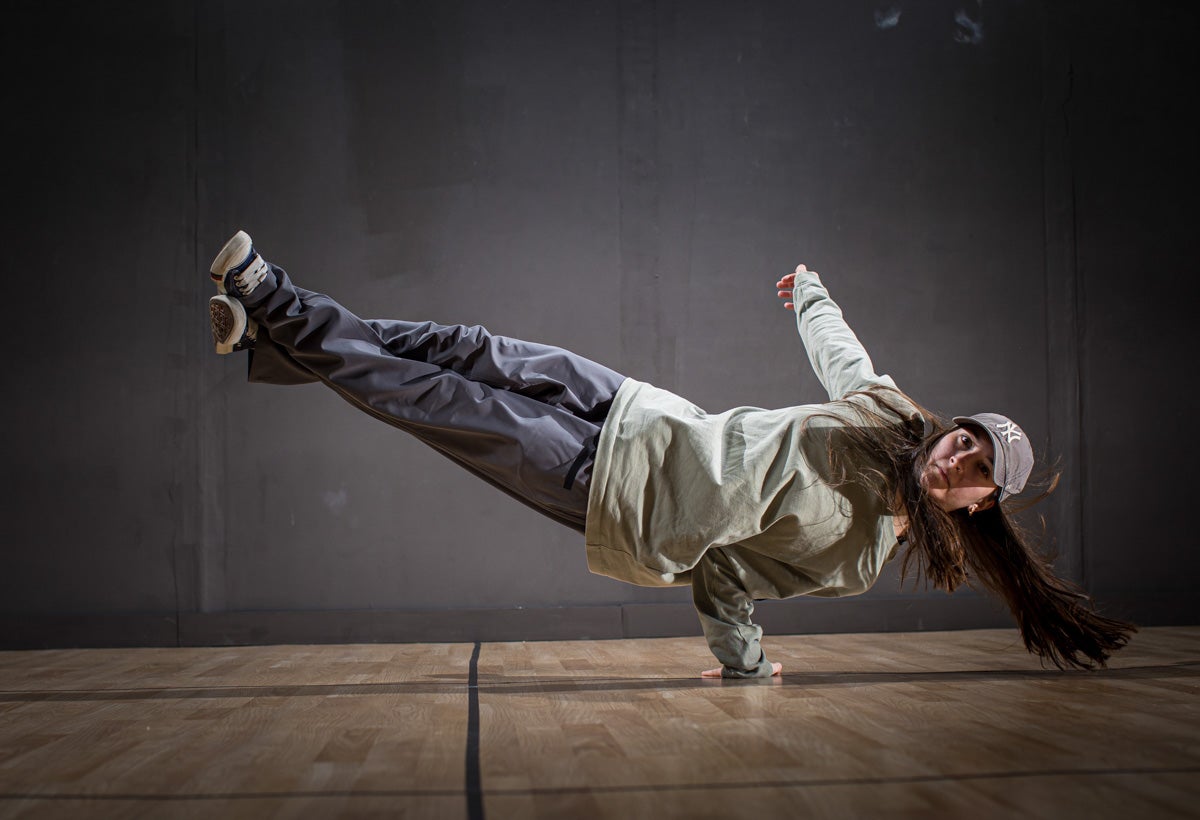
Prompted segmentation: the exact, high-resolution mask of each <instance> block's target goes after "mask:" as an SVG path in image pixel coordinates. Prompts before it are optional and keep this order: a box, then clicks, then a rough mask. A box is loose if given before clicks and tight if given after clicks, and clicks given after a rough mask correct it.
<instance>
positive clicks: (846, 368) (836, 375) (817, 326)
mask: <svg viewBox="0 0 1200 820" xmlns="http://www.w3.org/2000/svg"><path fill="white" fill-rule="evenodd" d="M792 301H793V302H794V303H795V305H796V325H797V327H798V329H799V331H800V339H801V341H802V342H803V343H804V349H805V350H806V351H808V359H809V361H810V362H812V366H813V370H815V371H816V373H817V378H818V379H820V380H821V384H822V386H824V388H825V391H826V392H827V393H829V398H830V399H831V400H833V401H837V400H838V399H840V398H842V397H844V396H845V395H846V394H847V393H851V392H853V391H855V390H866V389H867V388H869V387H874V386H877V385H883V386H885V387H891V388H893V389H895V387H896V383H895V382H894V381H892V378H891V376H878V375H876V374H875V369H874V365H872V364H871V357H870V356H868V355H867V351H866V350H865V349H864V348H863V346H862V342H860V341H859V340H858V337H857V336H855V335H854V331H852V330H851V329H850V327H849V326H848V325H847V324H846V320H845V319H843V318H842V310H841V308H839V307H838V306H837V304H836V303H835V302H834V301H833V299H831V298H830V297H829V291H827V290H826V289H825V286H824V285H822V284H821V280H820V279H819V278H817V274H816V273H814V272H813V271H801V272H799V273H797V274H796V284H795V287H794V288H793V289H792Z"/></svg>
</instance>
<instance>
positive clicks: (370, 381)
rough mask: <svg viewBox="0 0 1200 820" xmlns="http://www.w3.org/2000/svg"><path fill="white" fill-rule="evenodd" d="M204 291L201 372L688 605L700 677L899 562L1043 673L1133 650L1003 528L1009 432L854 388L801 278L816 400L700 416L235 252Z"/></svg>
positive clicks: (801, 320) (850, 345)
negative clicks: (980, 590)
mask: <svg viewBox="0 0 1200 820" xmlns="http://www.w3.org/2000/svg"><path fill="white" fill-rule="evenodd" d="M211 275H212V278H213V280H214V281H215V282H216V283H217V286H218V290H219V291H220V293H219V294H218V295H217V296H214V297H213V298H212V300H211V301H210V316H211V320H212V327H213V336H214V339H215V341H216V344H217V351H218V352H219V353H229V352H233V351H235V350H241V349H249V350H250V356H251V360H250V375H249V377H250V380H251V381H258V382H267V383H273V384H299V383H305V382H315V381H320V382H323V383H325V384H326V385H328V386H329V387H331V388H332V389H334V390H335V391H337V392H338V393H339V394H340V395H341V396H342V397H343V398H345V399H346V400H347V401H349V402H350V403H351V404H353V405H355V406H356V407H358V408H359V409H361V410H363V411H365V412H367V413H370V414H371V415H373V416H375V417H377V418H379V419H380V420H382V421H385V422H387V423H388V424H392V425H394V426H396V427H399V428H401V429H403V430H406V431H408V432H409V433H411V434H413V435H415V436H416V437H417V438H419V439H421V440H422V441H424V442H425V443H426V444H428V445H430V446H431V447H433V448H435V449H437V450H438V451H440V452H441V453H443V454H444V455H446V456H447V457H449V458H450V459H452V460H454V461H455V462H457V463H459V464H461V465H462V466H463V467H465V468H466V469H468V470H470V471H471V472H473V473H475V474H476V475H478V476H480V477H481V478H483V479H485V480H486V481H489V482H490V483H492V484H493V485H495V486H497V487H498V488H500V489H501V490H504V491H505V492H507V493H509V494H510V495H512V496H514V497H515V498H517V499H518V500H520V501H522V502H524V503H526V504H528V505H529V506H531V507H533V508H534V509H536V510H538V511H539V512H542V513H543V514H545V515H548V516H550V517H551V518H553V519H555V520H557V521H559V522H561V523H563V524H565V525H567V526H570V527H572V528H574V529H576V530H578V531H580V532H582V533H584V536H585V541H586V548H587V558H588V567H589V569H591V570H592V571H593V572H596V573H599V574H602V575H607V576H610V577H612V578H616V579H619V580H623V581H627V582H630V583H634V584H642V585H650V586H667V585H678V584H688V585H690V586H691V588H692V597H693V601H694V603H695V605H696V610H697V612H698V613H699V616H700V621H701V624H702V626H703V628H704V633H705V636H706V638H707V640H708V644H709V647H710V648H711V650H712V652H713V654H714V655H715V656H716V657H717V659H718V660H719V661H721V666H720V667H719V668H717V669H711V670H708V671H706V672H703V673H702V674H703V675H704V676H706V677H717V676H723V677H766V676H770V675H778V674H780V672H781V671H782V666H781V665H780V664H778V663H771V662H770V661H768V660H767V658H766V656H765V654H764V653H763V651H762V647H761V645H760V639H761V637H762V630H761V629H760V628H759V627H758V626H756V625H755V624H754V623H753V622H752V621H751V619H750V616H751V614H752V613H753V611H754V604H753V602H754V601H755V600H760V599H778V598H788V597H792V596H795V595H821V596H829V597H838V596H843V595H854V594H858V593H861V592H864V591H866V590H867V589H869V588H870V587H871V585H872V584H873V583H874V582H875V581H876V579H877V578H878V576H879V572H880V570H881V568H882V566H883V564H884V563H885V562H886V561H887V560H889V559H890V558H891V557H893V556H894V555H895V553H896V551H897V548H898V546H899V545H900V544H904V545H905V551H904V557H903V562H902V569H903V570H904V572H907V570H908V569H909V568H910V567H912V566H915V567H916V568H917V571H918V573H919V574H920V573H923V574H924V575H925V576H926V577H927V578H928V579H929V580H931V581H932V582H933V583H934V585H935V586H937V587H939V588H942V589H945V590H946V591H948V592H951V591H953V590H954V589H955V588H956V587H957V586H958V585H960V584H961V583H963V582H964V581H965V580H966V579H967V574H968V572H972V573H974V574H975V576H976V577H977V578H978V579H979V580H980V581H981V582H983V584H984V585H986V586H987V587H989V588H990V589H992V590H993V591H994V592H996V593H997V594H999V595H1000V596H1001V597H1003V598H1004V600H1005V602H1006V603H1007V604H1008V606H1009V608H1010V609H1011V610H1012V612H1013V615H1014V616H1015V617H1016V620H1017V624H1018V626H1019V628H1020V630H1021V635H1022V638H1023V639H1024V641H1025V645H1026V647H1027V648H1028V649H1029V650H1030V651H1031V652H1034V653H1036V654H1038V655H1039V656H1041V657H1043V658H1046V659H1049V660H1050V661H1051V662H1053V663H1054V664H1056V665H1057V666H1059V667H1060V668H1063V667H1066V666H1078V667H1084V668H1091V667H1092V666H1093V665H1094V664H1096V663H1099V664H1101V665H1103V663H1104V662H1105V660H1106V659H1107V657H1108V656H1109V654H1110V653H1111V652H1112V651H1114V650H1116V649H1118V648H1120V647H1121V646H1122V645H1124V644H1125V642H1126V640H1127V639H1128V635H1129V633H1130V632H1131V631H1132V630H1133V627H1132V626H1131V625H1129V624H1125V623H1122V622H1120V621H1115V620H1111V619H1108V618H1104V617H1101V616H1099V615H1097V614H1096V613H1095V612H1093V611H1091V609H1090V608H1089V607H1088V606H1087V598H1086V597H1085V596H1084V595H1083V594H1082V593H1081V592H1079V591H1078V590H1077V589H1075V588H1074V587H1072V586H1071V585H1069V584H1068V583H1066V582H1065V581H1063V580H1061V579H1059V578H1057V577H1055V576H1054V574H1053V573H1052V572H1051V571H1050V569H1049V567H1048V565H1047V564H1046V562H1045V561H1044V560H1042V559H1041V558H1040V557H1039V556H1038V555H1037V554H1036V553H1035V552H1034V551H1033V550H1032V549H1031V548H1030V547H1029V545H1028V544H1027V542H1026V540H1025V538H1024V537H1023V536H1022V535H1021V533H1020V532H1019V531H1018V530H1017V529H1016V528H1015V527H1014V525H1013V524H1012V522H1011V521H1010V520H1009V519H1008V517H1007V516H1006V514H1005V512H1004V510H1003V508H1002V506H1001V503H1000V502H1002V501H1005V500H1006V499H1007V498H1008V497H1009V496H1011V495H1014V494H1016V493H1018V492H1020V491H1021V490H1022V489H1023V488H1024V486H1025V483H1026V480H1027V478H1028V476H1029V473H1030V470H1031V469H1032V466H1033V451H1032V449H1031V448H1030V446H1029V441H1028V439H1027V437H1026V436H1025V434H1024V432H1023V431H1022V430H1021V428H1020V427H1018V426H1017V425H1016V424H1015V423H1014V422H1012V421H1011V420H1010V419H1008V418H1005V417H1004V416H999V415H995V414H980V415H976V416H969V417H956V418H955V419H954V420H953V423H949V424H948V423H946V422H944V421H942V420H940V419H939V418H938V417H936V416H935V415H934V414H932V413H930V412H929V411H928V410H926V409H924V408H922V407H921V406H919V405H917V404H916V403H915V402H913V401H912V400H911V399H910V398H908V397H907V396H906V395H905V394H904V393H902V392H900V391H899V390H898V389H897V387H896V385H895V383H894V382H893V381H892V379H891V378H890V377H888V376H879V375H876V374H875V372H874V370H873V368H872V364H871V360H870V358H869V357H868V356H867V353H866V351H865V350H864V349H863V347H862V345H861V344H860V343H859V341H858V339H857V338H856V337H855V336H854V334H853V332H851V330H850V328H849V327H848V326H847V325H846V323H845V321H844V320H843V319H842V314H841V311H840V310H839V308H838V307H837V305H836V304H834V302H833V300H832V299H830V297H829V294H828V292H827V291H826V290H825V288H824V287H823V285H822V284H821V282H820V280H819V278H818V277H817V274H816V273H814V272H812V271H809V270H807V269H806V268H805V266H804V265H800V266H799V267H798V268H797V269H796V271H795V272H794V273H790V274H788V275H787V276H784V277H783V278H782V279H781V280H780V281H779V282H778V283H776V287H777V292H778V295H779V296H780V297H781V298H782V299H784V300H785V302H784V307H785V308H787V309H788V310H793V311H794V312H795V313H796V318H797V325H798V329H799V332H800V337H801V340H802V341H803V343H804V347H805V349H806V350H807V351H808V355H809V359H810V361H811V362H812V365H813V368H814V369H815V370H816V373H817V376H818V377H819V378H820V380H821V383H822V385H823V386H824V387H825V389H826V390H827V391H828V393H829V397H830V399H831V401H830V402H828V403H826V404H816V405H804V406H799V407H788V408H783V409H779V410H763V409H759V408H753V407H739V408H735V409H733V410H729V411H727V412H725V413H720V414H715V415H714V414H709V413H706V412H705V411H703V410H701V409H700V408H698V407H696V406H695V405H693V404H691V403H690V402H688V401H686V400H685V399H682V398H680V397H679V396H676V395H674V394H672V393H670V392H668V391H665V390H661V389H659V388H656V387H653V386H652V385H649V384H645V383H643V382H639V381H637V380H634V379H628V378H625V377H623V376H621V375H619V374H617V373H615V372H613V371H612V370H609V369H608V368H606V367H603V366H602V365H599V364H596V363H595V362H592V361H589V360H587V359H584V358H582V357H580V356H576V355H575V354H573V353H570V352H568V351H565V350H561V349H559V348H553V347H548V346H545V345H537V344H531V343H528V342H522V341H519V340H516V339H510V338H507V337H503V336H493V335H491V334H489V333H488V332H487V331H486V330H484V329H483V328H480V327H464V326H443V325H436V324H433V323H431V322H426V323H413V322H401V321H393V320H364V319H360V318H358V317H357V316H355V315H354V314H352V313H350V312H349V311H348V310H346V309H345V308H344V307H342V306H341V305H338V304H337V303H336V302H334V301H333V300H331V299H330V298H329V297H327V296H324V295H321V294H317V293H313V292H311V291H307V290H303V289H302V288H298V287H296V286H295V285H294V284H293V283H292V282H291V280H290V279H289V278H288V276H287V274H286V273H285V272H284V271H283V269H282V268H279V267H277V266H275V265H271V264H270V263H268V262H266V261H265V260H263V258H262V257H261V255H259V254H258V253H257V252H256V251H255V249H254V247H253V245H252V243H251V240H250V237H249V236H248V235H246V233H245V232H242V231H239V232H238V233H237V234H236V235H235V236H234V237H233V238H231V239H230V240H229V242H227V243H226V245H225V247H224V248H222V250H221V252H220V253H219V254H218V255H217V257H216V259H215V260H214V262H213V265H212V268H211Z"/></svg>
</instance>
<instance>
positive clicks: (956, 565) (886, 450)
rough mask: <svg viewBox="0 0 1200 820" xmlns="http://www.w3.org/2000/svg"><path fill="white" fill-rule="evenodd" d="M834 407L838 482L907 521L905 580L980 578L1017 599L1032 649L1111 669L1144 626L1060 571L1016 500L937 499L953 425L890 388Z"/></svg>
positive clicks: (833, 467)
mask: <svg viewBox="0 0 1200 820" xmlns="http://www.w3.org/2000/svg"><path fill="white" fill-rule="evenodd" d="M828 407H829V411H828V412H821V413H817V414H814V417H826V418H830V419H834V420H837V421H839V422H841V425H845V426H839V430H838V439H839V442H840V444H839V446H837V447H835V446H832V445H831V446H829V448H828V460H829V468H830V474H831V477H832V478H833V480H834V481H835V482H838V483H846V484H857V485H860V486H864V487H868V488H871V490H872V492H873V493H875V494H878V496H879V498H880V500H881V501H882V502H883V504H884V506H885V507H886V508H887V509H889V510H890V511H891V512H892V514H894V515H903V516H906V517H907V518H908V528H907V530H906V531H905V534H904V543H905V551H904V556H903V558H902V560H901V565H900V567H901V568H900V572H901V577H902V578H907V577H908V573H909V571H910V570H911V569H915V570H916V580H917V581H918V582H919V581H920V580H921V579H922V578H923V579H924V580H925V581H926V582H927V583H932V584H933V586H934V587H935V588H938V589H944V590H946V591H947V592H953V591H954V590H955V589H957V588H958V587H959V586H961V585H962V584H964V583H968V584H969V583H970V582H971V578H974V579H975V580H976V581H978V582H979V583H981V584H982V585H983V586H984V587H986V588H987V589H990V590H991V591H992V592H994V593H996V594H997V595H998V596H1000V598H1002V599H1003V600H1004V602H1005V603H1006V604H1007V605H1008V608H1009V610H1011V611H1012V614H1013V617H1014V618H1015V619H1016V621H1017V627H1018V628H1019V629H1020V631H1021V638H1022V640H1023V641H1024V642H1025V648H1026V649H1028V650H1029V651H1030V652H1032V653H1034V654H1036V655H1038V656H1039V657H1041V658H1043V659H1044V660H1048V661H1050V662H1051V663H1053V664H1054V665H1055V666H1057V667H1058V668H1059V669H1065V668H1067V667H1079V668H1084V669H1092V668H1094V667H1095V666H1096V665H1097V664H1099V665H1100V666H1104V664H1105V661H1106V660H1107V659H1108V657H1109V655H1110V654H1111V653H1112V652H1114V651H1116V650H1117V649H1120V648H1121V647H1122V646H1124V645H1125V643H1126V642H1127V641H1128V639H1129V635H1130V633H1132V632H1134V631H1136V629H1137V628H1136V627H1135V626H1134V625H1133V624H1129V623H1125V622H1123V621H1118V620H1115V619H1112V618H1107V617H1104V616H1102V615H1100V614H1098V613H1097V612H1096V611H1095V610H1094V608H1093V607H1094V605H1093V603H1092V601H1091V599H1090V598H1089V597H1088V596H1087V594H1086V593H1084V592H1083V591H1082V590H1081V589H1079V588H1078V587H1077V586H1075V585H1074V584H1072V583H1070V582H1069V581H1066V580H1064V579H1063V578H1060V577H1058V576H1057V575H1056V574H1055V573H1054V571H1053V569H1052V568H1051V566H1050V563H1049V561H1048V560H1047V559H1046V558H1045V557H1044V556H1043V555H1042V554H1041V553H1040V552H1039V551H1038V550H1037V549H1036V548H1035V546H1034V540H1033V539H1032V538H1031V537H1030V535H1029V534H1028V533H1026V532H1025V531H1024V530H1023V529H1022V528H1021V527H1020V526H1019V525H1018V524H1017V523H1016V522H1015V520H1014V519H1013V518H1012V516H1011V515H1010V513H1011V512H1016V511H1018V509H1017V508H1014V507H1013V505H1012V504H1011V502H1009V501H1003V502H1001V503H999V504H995V505H993V506H992V507H990V508H988V509H986V510H981V511H978V512H976V513H975V514H974V515H971V514H969V513H968V512H967V511H966V510H954V511H953V512H946V511H945V510H943V509H942V508H941V507H939V506H938V505H937V504H936V503H934V502H933V499H932V498H930V496H929V494H928V493H927V492H926V490H925V488H924V487H923V486H922V485H921V482H920V473H921V470H922V469H923V468H924V466H925V463H926V460H927V459H928V457H929V452H930V451H931V450H932V449H933V446H934V445H935V444H936V443H937V442H938V440H939V439H941V438H942V436H944V435H945V434H946V433H948V432H950V431H951V430H953V429H955V425H954V424H952V423H950V422H948V421H946V420H945V419H943V418H941V417H939V416H938V415H936V414H934V413H931V412H930V411H929V410H927V409H925V408H924V407H921V406H920V405H918V404H916V403H915V402H913V401H912V400H911V399H910V398H908V397H907V396H905V395H904V394H903V393H901V392H899V391H898V390H894V389H890V388H885V387H876V388H872V389H870V390H866V391H862V392H858V393H852V394H850V395H849V396H847V397H846V398H845V399H843V400H841V401H838V402H833V403H832V404H831V405H828ZM914 412H916V413H919V414H920V416H921V417H923V422H924V423H923V424H922V423H921V422H922V419H921V418H920V417H917V416H914ZM848 420H849V421H850V423H849V424H846V422H847V421H848ZM846 444H848V445H849V446H845V445H846ZM1045 483H1046V485H1047V488H1046V490H1045V491H1044V492H1043V493H1041V494H1040V495H1039V496H1037V497H1036V498H1034V499H1033V501H1031V502H1029V503H1026V504H1022V505H1021V507H1020V508H1019V509H1025V508H1026V507H1028V506H1030V505H1031V504H1032V503H1036V502H1037V501H1038V500H1040V499H1041V498H1044V497H1045V496H1046V495H1048V494H1049V493H1050V492H1052V491H1053V490H1054V487H1055V486H1056V485H1057V483H1058V475H1057V474H1052V475H1051V476H1050V477H1049V478H1048V479H1047V480H1046V482H1045Z"/></svg>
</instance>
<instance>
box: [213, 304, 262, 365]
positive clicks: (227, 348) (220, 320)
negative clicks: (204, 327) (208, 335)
mask: <svg viewBox="0 0 1200 820" xmlns="http://www.w3.org/2000/svg"><path fill="white" fill-rule="evenodd" d="M208 319H209V323H210V324H211V325H212V335H213V343H214V344H216V346H217V353H220V354H221V355H225V354H226V353H237V352H238V351H239V350H246V349H248V348H251V347H254V340H255V338H256V337H257V336H258V323H257V322H255V321H254V320H253V319H251V318H250V317H248V316H247V315H246V308H245V307H243V306H242V303H241V302H239V301H238V300H237V299H234V298H232V297H230V296H226V295H225V294H220V295H218V296H214V297H212V298H211V299H209V300H208Z"/></svg>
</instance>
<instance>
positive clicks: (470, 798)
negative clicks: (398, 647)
mask: <svg viewBox="0 0 1200 820" xmlns="http://www.w3.org/2000/svg"><path fill="white" fill-rule="evenodd" d="M479 647H480V642H479V641H476V642H475V648H474V649H473V650H472V651H471V671H470V674H469V676H468V677H467V765H466V772H467V777H466V780H467V820H484V818H483V777H482V775H481V773H480V769H479Z"/></svg>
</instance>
